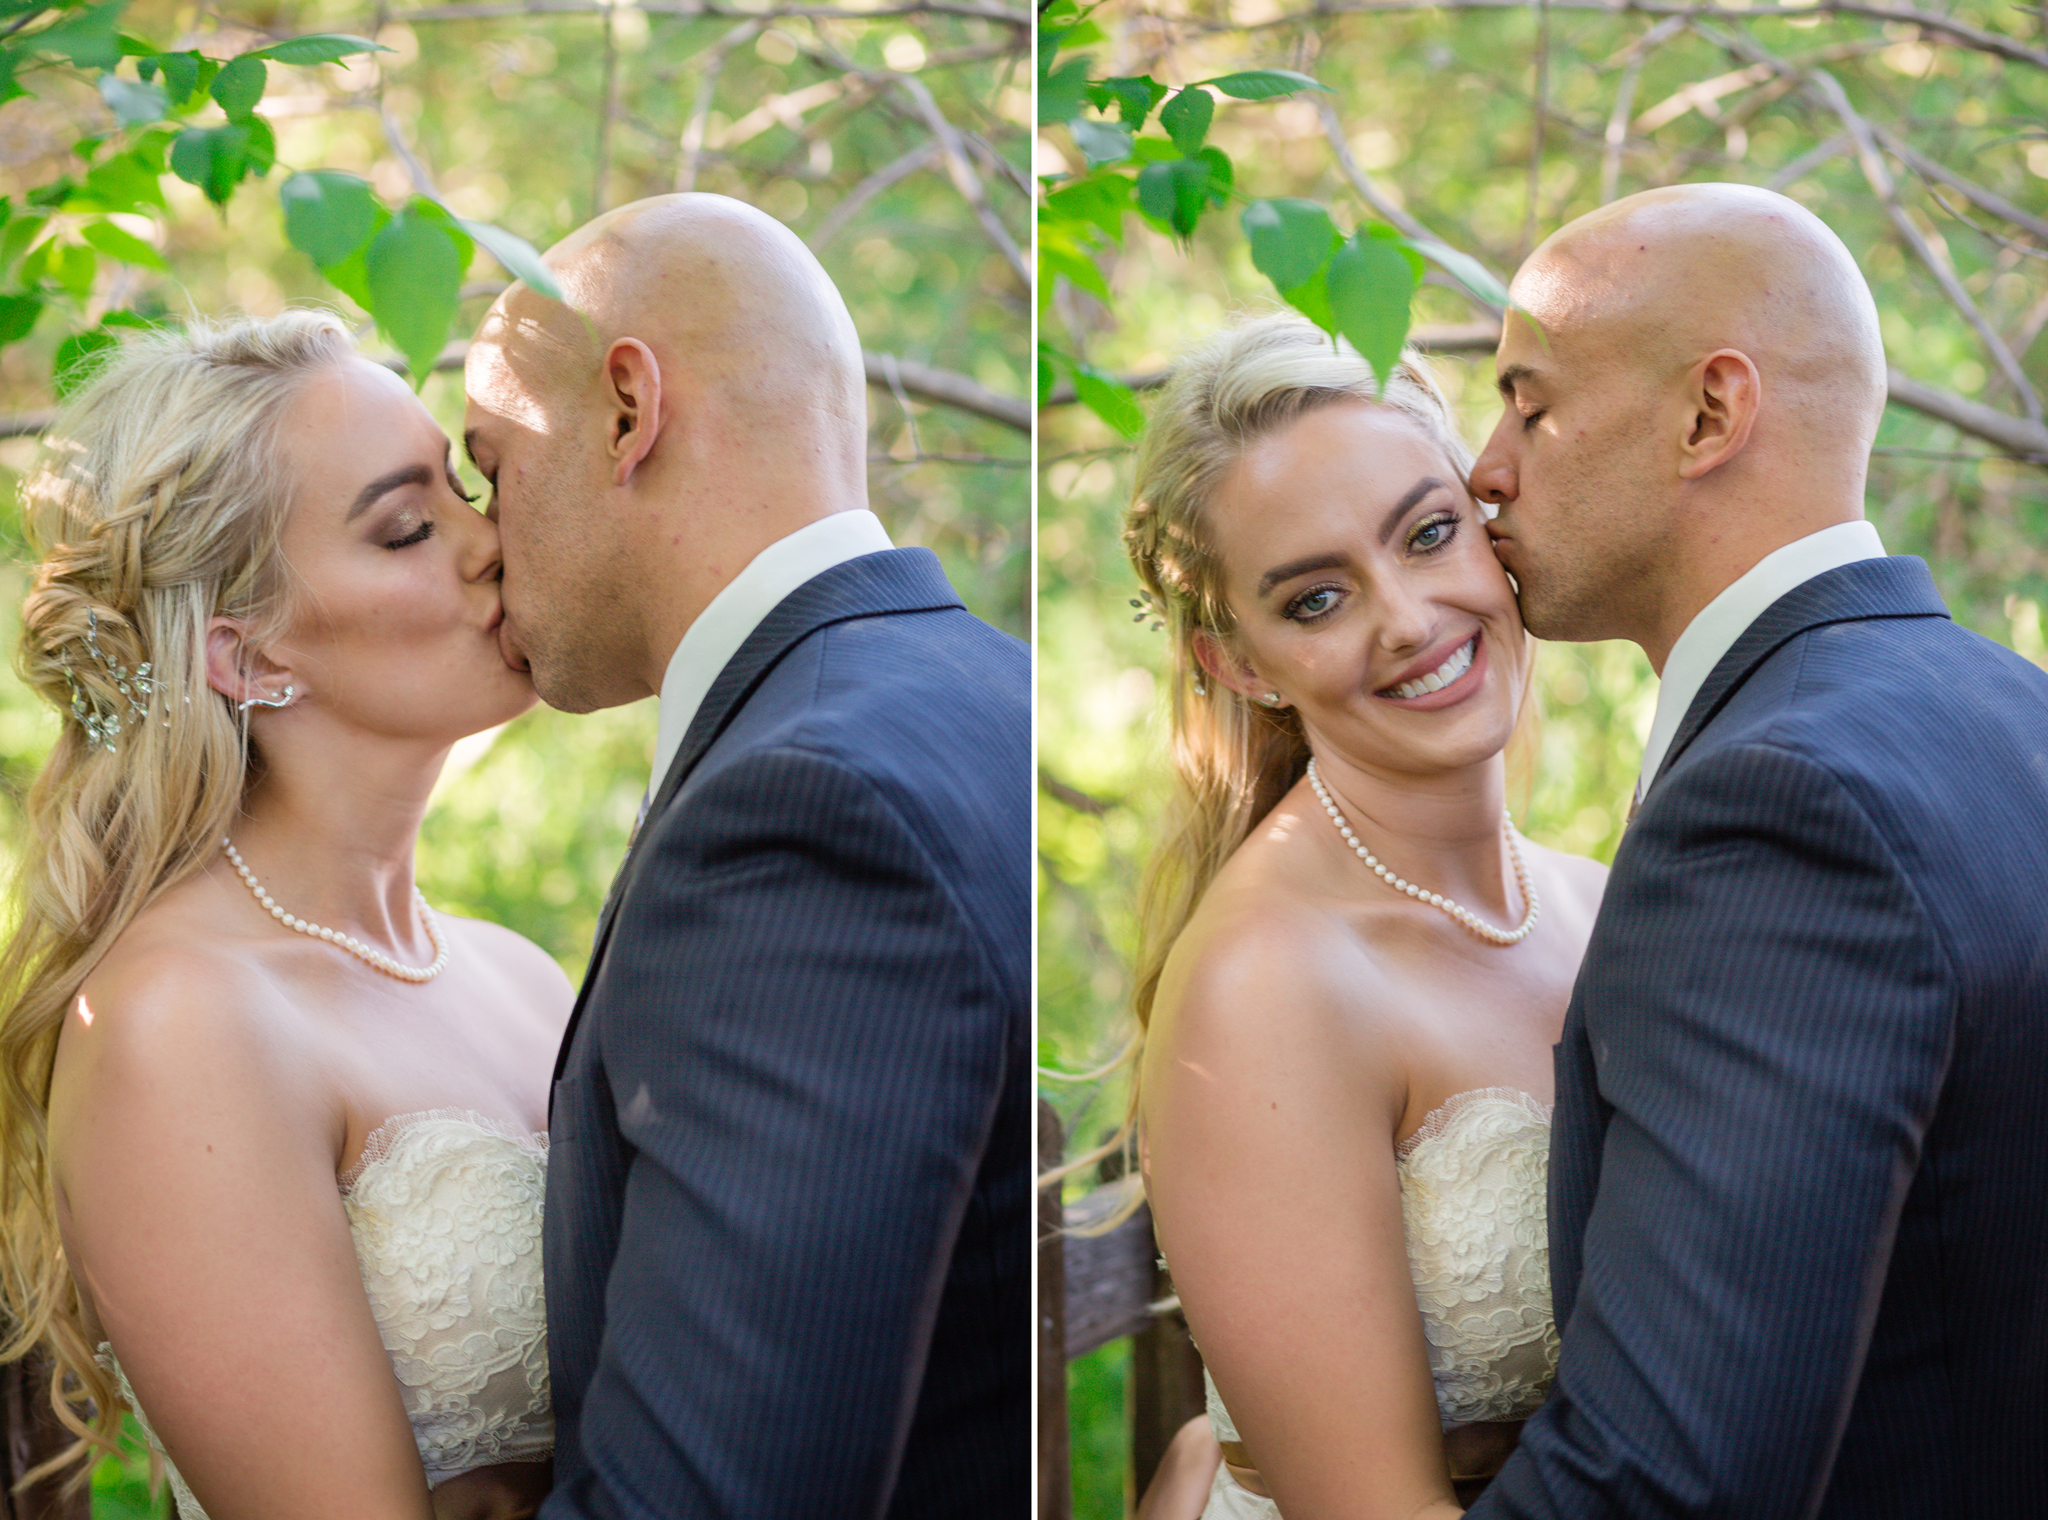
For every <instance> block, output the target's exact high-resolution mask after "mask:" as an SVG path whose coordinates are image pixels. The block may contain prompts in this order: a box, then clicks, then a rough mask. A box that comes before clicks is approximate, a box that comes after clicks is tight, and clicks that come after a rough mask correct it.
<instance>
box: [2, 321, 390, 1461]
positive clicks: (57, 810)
mask: <svg viewBox="0 0 2048 1520" xmlns="http://www.w3.org/2000/svg"><path fill="white" fill-rule="evenodd" d="M353 352H354V345H353V344H352V343H351V341H350V339H349V335H348V330H347V329H346V328H345V327H344V326H343V325H342V323H341V322H340V320H339V319H338V318H336V317H334V316H333V315H331V314H329V313H326V312H318V311H288V312H286V313H284V314H283V315H281V316H278V317H274V318H271V319H269V320H267V321H256V320H240V321H227V322H206V321H195V322H193V323H191V324H189V325H188V326H187V327H186V328H185V329H184V330H183V331H182V332H161V333H150V334H145V335H141V336H139V337H137V338H135V339H133V340H132V341H130V342H128V343H125V344H124V345H123V346H122V347H121V348H120V349H119V350H118V351H114V352H112V353H111V354H110V356H109V358H108V359H107V361H106V362H105V364H104V367H103V368H102V369H101V371H100V372H99V373H98V375H97V376H96V377H95V378H94V379H93V381H92V383H91V384H90V385H89V386H88V387H87V388H86V389H85V390H84V392H83V393H82V394H80V395H78V396H76V397H75V398H74V399H73V401H72V402H71V403H70V404H69V405H68V406H67V408H66V409H65V411H64V412H63V414H62V415H61V417H60V418H59V419H58V421H57V423H56V424H55V425H54V426H53V427H52V428H51V430H50V432H49V434H48V435H47V437H46V440H45V442H46V447H45V452H44V457H43V460H42V461H41V464H40V466H39V468H38V469H37V471H36V473H35V474H34V475H33V476H32V477H31V478H30V479H29V481H28V482H27V484H26V485H25V486H24V487H23V489H22V516H23V519H24V526H25V528H26V531H27V535H28V540H29V544H30V547H31V548H32V550H33V551H34V552H35V554H36V556H37V558H38V559H39V561H40V563H39V564H38V565H37V567H36V572H35V582H34V586H33V589H32V590H31V591H30V592H29V595H28V599H27V601H26V602H25V603H24V604H23V606H22V613H21V645H20V648H19V650H18V652H17V655H16V669H17V670H18V671H19V673H20V675H21V678H22V679H23V681H25V682H26V683H27V684H28V686H29V687H30V688H31V689H32V690H34V691H35V692H36V693H37V694H38V695H39V696H41V697H43V698H44V699H45V700H46V701H48V702H49V703H50V704H51V705H52V706H53V707H55V708H56V709H57V712H58V715H59V717H60V719H61V720H62V727H61V732H60V733H59V735H58V737H57V743H56V747H55V748H54V749H53V750H52V751H51V753H50V757H49V759H48V760H47V761H46V762H45V764H44V766H43V769H42V772H41V774H40V775H39V776H38V777H37V778H36V782H35V786H34V788H33V789H32V790H31V791H30V792H29V795H28V803H27V824H28V827H27V829H26V830H25V831H24V835H25V837H24V843H23V848H22V854H21V859H20V861H19V863H18V866H17V874H16V883H15V898H14V901H15V906H16V908H17V909H18V911H19V913H20V915H21V917H20V921H19V923H18V925H17V926H16V929H15V932H14V935H13V938H12V940H11V941H10V942H9V944H8V946H7V949H6V952H5V955H4V956H0V1009H4V1012H0V1223H4V1229H0V1301H4V1308H5V1310H6V1318H7V1330H6V1339H5V1341H4V1342H0V1360H8V1361H12V1360H14V1359H16V1358H19V1357H22V1356H25V1355H27V1354H28V1353H29V1352H30V1351H31V1350H33V1349H34V1348H35V1347H36V1346H38V1345H42V1346H46V1347H47V1348H48V1351H49V1354H50V1357H51V1359H52V1361H53V1362H54V1370H53V1372H52V1375H51V1388H50V1396H51V1402H52V1403H53V1405H54V1406H55V1408H56V1412H57V1416H58V1418H59V1419H60V1420H61V1421H62V1422H63V1423H64V1425H65V1426H66V1427H67V1428H68V1429H69V1430H71V1431H72V1432H73V1433H74V1434H75V1435H77V1436H78V1437H79V1440H78V1441H77V1442H76V1443H75V1444H73V1445H72V1446H71V1447H70V1448H69V1449H68V1450H67V1451H66V1452H64V1453H63V1454H62V1455H61V1456H59V1457H56V1458H53V1459H52V1460H51V1461H49V1462H46V1463H45V1464H43V1466H42V1467H39V1468H37V1469H36V1470H35V1474H34V1475H35V1476H41V1475H44V1474H46V1473H48V1472H50V1471H52V1470H54V1469H59V1468H61V1467H63V1466H65V1465H67V1464H70V1463H74V1462H77V1463H80V1464H81V1466H80V1468H79V1470H78V1472H77V1473H75V1474H74V1475H73V1482H74V1483H76V1482H82V1481H83V1480H84V1479H85V1477H86V1476H87V1475H88V1472H89V1468H88V1467H87V1466H85V1465H83V1459H84V1458H86V1457H87V1456H89V1455H91V1454H93V1452H94V1451H95V1450H106V1451H112V1450H115V1449H116V1448H115V1436H116V1434H117V1432H118V1430H119V1427H120V1420H121V1400H120V1396H119V1394H118V1393H117V1392H116V1390H115V1388H114V1385H113V1383H112V1381H111V1380H110V1379H109V1377H108V1376H107V1374H106V1373H105V1372H103V1371H102V1370H101V1369H100V1367H99V1366H98V1365H97V1364H96V1363H95V1362H94V1360H93V1351H94V1348H93V1346H92V1345H91V1344H89V1342H88V1338H87V1336H86V1333H85V1329H84V1325H83V1322H82V1320H81V1316H80V1306H79V1298H78V1292H77V1289H76V1287H75V1286H74V1284H73V1282H72V1278H71V1273H70V1270H69V1268H68V1266H67V1264H66V1262H65V1259H64V1247H63V1242H62V1241H61V1239H60V1238H59V1236H58V1231H57V1214H56V1197H55V1192H54V1186H53V1183H52V1180H51V1172H50V1152H49V1134H48V1122H47V1120H48V1113H47V1110H48V1103H49V1091H50V1072H51V1067H52V1065H53V1063H54V1062H55V1060H56V1054H57V1035H58V1031H59V1030H60V1029H61V1028H62V1027H63V1022H64V1017H65V1014H66V1013H67V1011H68V1010H69V1009H70V1007H71V1003H72V1000H73V999H74V998H76V997H77V995H78V989H79V987H80V986H81V985H82V984H83V983H84V981H85V979H86V977H87V976H88V975H89V974H90V973H91V971H92V969H93V968H94V967H95V966H96V965H98V964H99V961H100V959H101V957H102V956H104V955H105V954H106V953H107V950H108V948H109V947H110V946H111V945H112V944H113V943H114V941H115V940H116V939H117V938H119V936H120V935H121V932H122V931H123V930H124V929H126V928H127V927H128V925H129V924H130V923H132V922H133V921H134V919H135V916H136V915H137V914H138V913H140V912H141V911H142V909H143V908H145V907H146V906H148V904H149V903H150V902H152V901H153V900H154V899H155V898H156V897H157V896H158V895H159V894H160V893H162V892H163V891H164V890H165V889H166V888H168V887H170V886H172V885H173V884H175V883H176V882H178V881H180V880H182V879H183V878H185V877H186V876H188V875H190V874H191V873H192V872H193V871H194V870H196V869H198V868H199V866H200V865H201V864H202V863H203V862H204V861H206V860H207V859H208V858H209V857H210V856H211V855H212V854H213V853H214V852H215V851H217V850H218V849H219V841H220V838H221V836H222V835H223V834H224V833H225V832H226V831H227V825H228V821H229V819H230V818H231V817H232V816H233V814H234V813H235V810H236V809H237V807H238V806H239V805H240V803H241V800H242V794H243V790H244V787H245V786H246V784H247V782H248V779H249V771H250V753H249V745H248V725H247V721H246V719H245V718H244V717H243V716H242V715H241V714H240V713H239V712H238V711H237V709H236V707H235V704H234V703H232V702H230V701H229V700H228V699H227V698H225V697H223V696H221V695H220V694H219V693H217V692H215V691H214V690H213V689H212V687H211V686H210V685H209V684H208V682H207V674H206V630H207V625H208V623H209V622H210V621H211V620H212V619H213V618H214V617H216V616H223V615H224V616H227V617H231V618H235V619H238V620H240V621H241V623H242V624H243V625H244V628H245V630H246V636H247V637H248V638H250V639H251V640H253V641H255V642H258V643H260V642H262V641H264V640H265V639H267V638H270V637H274V636H275V635H276V634H277V633H279V632H280V631H281V630H282V628H283V625H284V621H285V619H286V617H287V615H288V600H289V596H288V593H289V584H288V578H289V572H288V569H287V567H286V565H285V563H284V561H283V557H282V556H281V555H280V553H279V552H278V541H279V536H280V534H281V533H282V531H283V527H284V522H285V516H286V513H287V510H288V508H289V507H290V497H291V485H290V471H289V470H288V469H287V468H286V466H285V462H284V454H283V447H282V441H281V428H282V424H283V422H284V420H285V417H286V414H287V413H288V412H289V410H290V408H291V406H292V403H293V402H294V401H295V400H296V399H297V398H298V396H299V395H300V393H301V392H302V391H303V390H304V388H305V387H306V385H307V384H308V383H309V382H310V381H312V380H314V379H316V378H317V377H318V376H319V375H321V374H322V373H324V372H326V371H328V370H330V369H331V368H332V367H333V366H335V365H337V364H339V363H341V362H342V361H343V360H344V359H346V358H347V357H348V356H349V355H350V354H351V353H353ZM89 725H90V726H89Z"/></svg>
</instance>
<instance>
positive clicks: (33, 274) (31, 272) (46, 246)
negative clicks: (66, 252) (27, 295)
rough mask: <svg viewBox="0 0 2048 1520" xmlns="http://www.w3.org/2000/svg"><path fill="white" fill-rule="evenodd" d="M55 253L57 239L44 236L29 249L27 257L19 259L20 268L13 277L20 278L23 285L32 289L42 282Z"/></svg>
mask: <svg viewBox="0 0 2048 1520" xmlns="http://www.w3.org/2000/svg"><path fill="white" fill-rule="evenodd" d="M56 254H57V240H56V239H55V238H53V237H51V238H44V239H43V240H42V241H41V242H40V243H38V244H36V245H35V247H33V248H31V249H29V251H28V257H27V258H25V259H23V260H22V261H21V269H20V271H19V273H18V274H17V275H16V276H15V278H17V279H18V280H20V281H21V283H22V284H23V286H25V287H27V288H28V289H31V290H33V289H34V288H35V287H36V286H38V285H40V284H42V282H43V276H44V275H45V274H47V273H49V270H50V261H51V260H52V259H54V258H55V257H56Z"/></svg>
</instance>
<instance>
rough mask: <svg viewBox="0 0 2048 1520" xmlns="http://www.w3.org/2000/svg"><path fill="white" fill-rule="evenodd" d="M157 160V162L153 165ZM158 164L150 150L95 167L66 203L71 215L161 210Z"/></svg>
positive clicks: (159, 161) (122, 156)
mask: <svg viewBox="0 0 2048 1520" xmlns="http://www.w3.org/2000/svg"><path fill="white" fill-rule="evenodd" d="M152 160H156V162H154V163H153V162H152ZM160 164H161V160H160V159H159V158H158V155H157V154H155V153H154V152H153V151H152V149H151V148H150V147H137V148H134V149H131V150H130V151H129V152H126V153H121V154H117V155H115V156H114V157H113V158H110V159H108V160H106V161H105V162H104V163H100V164H95V165H94V166H93V167H92V168H91V169H90V170H88V171H87V172H86V176H85V183H84V184H82V185H80V186H79V187H78V189H77V190H75V191H73V192H72V194H71V195H70V197H69V198H68V199H67V200H66V201H65V209H67V210H70V211H140V210H142V209H143V208H144V207H149V206H154V207H156V208H157V209H159V210H161V209H163V204H164V187H163V182H162V180H161V178H160V176H161V174H162V172H163V171H162V169H161V167H160Z"/></svg>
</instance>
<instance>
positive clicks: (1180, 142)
mask: <svg viewBox="0 0 2048 1520" xmlns="http://www.w3.org/2000/svg"><path fill="white" fill-rule="evenodd" d="M1215 115H1216V97H1215V96H1214V95H1211V94H1210V93H1209V92H1208V91H1207V90H1204V89H1200V88H1197V87H1196V86H1194V85H1189V86H1188V87H1187V88H1186V89H1184V90H1182V91H1181V92H1180V93H1179V94H1178V95H1176V96H1174V97H1173V99H1171V100H1169V101H1168V102H1167V103H1166V106H1165V108H1164V109H1163V110H1161V111H1160V113H1159V125H1160V126H1162V127H1164V128H1166V135H1167V136H1168V137H1171V138H1172V139H1173V145H1174V146H1175V147H1176V148H1178V149H1180V151H1181V152H1182V153H1184V154H1186V155H1187V156H1188V157H1189V158H1193V157H1194V156H1195V155H1196V154H1197V153H1199V152H1201V151H1202V139H1203V138H1205V137H1207V136H1208V135H1209V123H1210V122H1211V121H1212V120H1213V119H1214V118H1215Z"/></svg>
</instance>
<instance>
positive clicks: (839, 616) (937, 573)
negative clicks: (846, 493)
mask: <svg viewBox="0 0 2048 1520" xmlns="http://www.w3.org/2000/svg"><path fill="white" fill-rule="evenodd" d="M962 606H963V604H962V603H961V601H960V597H959V594H958V593H957V592H955V591H954V590H953V587H952V583H951V582H949V581H948V580H947V579H946V575H945V572H944V571H943V570H941V569H940V568H939V561H938V557H937V556H936V555H934V554H933V553H932V552H931V551H930V550H929V549H890V550H886V551H883V552H881V553H877V554H863V555H861V556H860V557H859V558H858V559H850V560H846V561H844V562H843V563H841V564H837V565H834V566H833V567H832V568H831V569H829V570H825V571H821V572H820V573H819V574H817V575H815V576H813V577H811V579H809V580H807V581H805V582H804V583H803V584H802V585H801V586H799V587H797V588H796V590H794V591H792V592H790V594H789V595H788V596H786V597H784V598H783V599H782V600H781V601H780V602H778V603H777V604H776V605H775V607H774V608H773V610H771V611H770V612H769V614H768V615H767V616H766V617H764V618H763V619H761V622H760V624H759V625H758V626H757V627H756V628H755V629H754V631H753V632H752V633H750V634H748V635H747V641H746V642H745V643H744V644H742V645H740V647H739V651H738V653H736V654H734V655H733V657H732V658H731V659H730V660H728V661H727V662H726V665H725V668H724V669H723V670H721V671H720V672H719V673H718V678H717V679H716V680H715V681H713V682H712V683H711V689H710V690H709V691H707V692H706V693H705V694H704V700H703V701H702V702H701V703H700V704H698V707H697V713H696V716H695V717H693V718H692V719H691V720H690V727H689V729H688V731H687V732H685V733H684V735H683V742H682V746H681V747H680V748H679V749H678V750H677V751H676V757H675V759H674V760H673V761H671V762H670V764H669V768H668V774H667V775H665V776H664V777H663V778H662V780H661V785H660V787H659V788H658V789H657V790H656V792H655V794H654V797H653V799H652V800H651V801H650V802H649V803H648V805H647V813H646V816H645V817H643V818H642V819H641V820H640V824H639V827H638V828H637V829H635V830H634V833H633V839H632V843H630V844H629V845H628V846H627V847H626V858H625V859H624V860H623V861H621V862H620V864H619V869H618V873H617V874H616V875H615V876H613V877H612V885H611V890H610V891H609V892H607V893H606V894H605V900H604V907H603V909H602V910H601V911H600V912H599V914H598V919H597V934H596V937H595V938H594V940H593V941H592V944H591V948H590V964H589V966H588V968H587V969H586V970H585V971H584V973H583V985H582V987H581V988H579V989H578V990H577V993H576V1006H575V1007H574V1008H573V1009H571V1010H570V1013H569V1024H568V1027H567V1028H566V1029H564V1030H563V1031H562V1044H561V1048H560V1050H559V1051H558V1052H557V1053H556V1055H555V1080H556V1081H560V1080H561V1076H562V1069H563V1067H564V1065H565V1064H566V1063H567V1062H568V1059H569V1043H570V1041H571V1039H573V1038H574V1036H575V1033H576V1026H577V1025H578V1024H580V1023H581V1022H582V1020H583V1009H584V1005H585V1004H586V1003H588V1002H589V1000H590V989H591V987H592V986H593V985H594V984H595V983H596V981H597V973H598V968H599V967H600V966H601V965H602V964H603V963H604V953H605V949H606V947H607V946H608V945H609V944H610V943H611V935H612V925H613V923H614V922H616V920H617V918H618V911H619V903H620V902H621V900H622V899H624V897H625V895H626V893H627V891H628V890H629V889H630V888H631V886H632V882H633V878H634V876H635V874H636V872H637V870H638V867H639V864H640V860H641V854H642V850H641V846H642V843H643V842H644V841H645V840H646V838H647V836H648V835H649V834H650V833H651V832H652V831H653V829H654V824H655V820H656V819H658V818H659V817H660V816H661V814H662V813H663V812H664V811H666V810H667V808H668V805H669V804H670V803H671V802H672V801H674V800H675V795H676V792H677V791H678V790H679V789H680V788H681V787H682V784H683V782H684V781H685V780H686V779H687V778H688V776H689V774H690V772H691V771H692V770H694V769H695V768H696V765H697V762H698V761H699V760H701V759H703V757H704V752H705V751H706V750H708V749H710V748H711V745H712V743H713V741H715V740H716V739H717V738H718V736H719V735H720V734H722V733H724V732H725V730H726V728H727V727H728V726H730V724H731V723H732V720H733V719H734V718H735V717H736V716H737V715H738V714H739V711H740V709H741V708H743V707H744V706H746V703H747V699H748V698H749V697H751V696H752V695H753V694H754V691H755V689H756V688H757V687H759V686H760V684H761V682H762V681H764V680H765V679H767V676H768V673H769V672H770V671H772V670H773V669H774V668H775V666H776V665H777V664H778V663H779V662H780V661H781V659H782V657H783V656H784V655H786V654H788V653H789V651H790V650H792V649H794V648H795V647H796V646H797V645H798V644H800V643H802V642H803V641H804V640H805V639H807V638H809V637H810V636H811V635H812V634H813V633H816V632H817V631H818V630H819V629H820V628H825V627H828V626H830V625H831V624H833V623H843V622H846V621H848V620H850V619H853V618H862V617H877V616H881V615H883V614H885V613H897V612H939V611H943V610H945V609H947V608H959V607H962Z"/></svg>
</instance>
